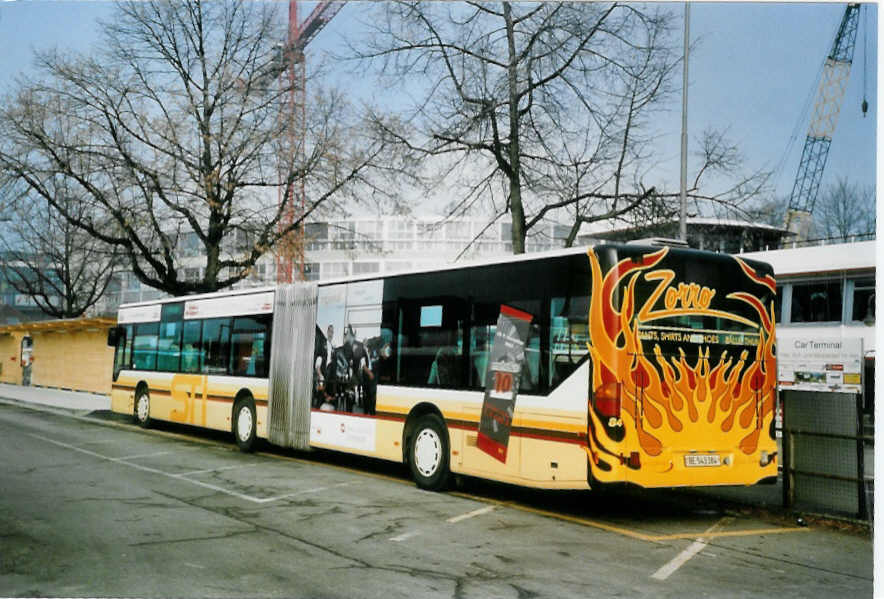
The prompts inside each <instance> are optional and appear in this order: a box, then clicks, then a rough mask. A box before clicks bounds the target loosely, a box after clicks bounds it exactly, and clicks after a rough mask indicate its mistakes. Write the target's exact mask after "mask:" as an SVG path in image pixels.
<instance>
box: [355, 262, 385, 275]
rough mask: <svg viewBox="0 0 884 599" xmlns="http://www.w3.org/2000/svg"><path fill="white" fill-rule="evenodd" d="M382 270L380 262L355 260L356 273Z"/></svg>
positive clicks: (364, 273)
mask: <svg viewBox="0 0 884 599" xmlns="http://www.w3.org/2000/svg"><path fill="white" fill-rule="evenodd" d="M380 271H381V265H380V263H378V262H354V263H353V274H354V275H370V274H373V273H376V272H380Z"/></svg>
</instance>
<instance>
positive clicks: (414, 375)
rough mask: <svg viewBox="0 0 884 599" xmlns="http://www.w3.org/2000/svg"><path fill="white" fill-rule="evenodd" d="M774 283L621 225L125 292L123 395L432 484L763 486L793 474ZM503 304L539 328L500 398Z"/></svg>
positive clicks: (170, 414)
mask: <svg viewBox="0 0 884 599" xmlns="http://www.w3.org/2000/svg"><path fill="white" fill-rule="evenodd" d="M775 293H776V284H775V281H774V278H773V276H772V271H771V268H770V267H769V266H768V265H766V264H764V263H762V262H757V261H753V260H749V259H741V258H738V257H733V256H728V255H724V254H713V253H708V252H700V251H694V250H687V249H680V248H674V247H654V246H652V245H630V244H626V245H600V246H595V247H590V248H582V249H570V250H561V251H557V252H552V253H546V254H533V255H527V256H521V257H510V258H503V259H499V260H496V261H488V262H484V263H482V264H472V265H452V266H448V267H445V268H439V269H437V270H432V271H422V272H410V273H401V274H389V275H384V276H375V277H358V278H350V279H346V280H336V281H329V282H319V283H296V284H293V285H280V286H277V287H268V288H257V289H250V290H240V291H232V292H222V293H212V294H206V295H195V296H187V297H181V298H173V299H166V300H161V301H156V302H143V303H137V304H128V305H123V306H121V307H120V310H119V318H118V326H117V327H115V328H114V329H112V330H111V332H110V334H109V335H108V342H109V343H110V344H111V345H114V346H115V347H116V351H115V362H114V383H113V391H112V408H113V410H114V411H116V412H120V413H124V414H130V415H133V416H134V418H135V420H136V421H137V422H138V423H139V424H141V425H142V426H147V425H149V423H150V422H151V420H154V419H158V420H168V421H174V422H181V423H187V424H190V425H195V426H199V427H207V428H212V429H219V430H224V431H231V432H232V433H233V436H234V438H235V440H236V442H237V443H238V444H239V446H240V447H241V448H242V449H243V450H249V449H251V447H252V445H253V443H254V442H255V439H256V438H263V439H267V440H268V441H269V442H271V443H273V444H278V445H282V446H287V447H294V448H297V449H310V448H324V449H332V450H337V451H341V452H349V453H353V454H359V455H363V456H371V457H375V458H381V459H385V460H393V461H396V462H404V463H406V464H407V465H408V466H409V468H410V470H411V473H412V475H413V477H414V479H415V481H416V482H417V484H418V486H420V487H421V488H425V489H431V490H438V489H442V488H443V487H445V485H446V482H447V481H448V480H449V477H450V475H451V474H452V473H453V474H462V475H469V476H475V477H482V478H487V479H494V480H498V481H503V482H507V483H512V484H517V485H524V486H530V487H538V488H551V489H588V488H591V487H594V486H596V485H602V484H604V483H613V482H627V483H633V484H636V485H639V486H643V487H674V486H687V485H692V486H693V485H735V484H736V485H750V484H755V483H758V482H761V481H763V480H765V479H767V480H770V479H771V478H772V477H776V475H777V455H776V442H775V434H774V412H775V407H776V406H775V402H776V399H775V398H776V384H777V380H776V377H777V371H776V358H775V346H774V344H775V334H774V322H775V317H774V302H775ZM501 314H508V315H517V316H518V317H519V318H520V319H523V323H524V327H523V331H524V334H523V343H522V345H521V346H520V347H521V349H520V352H521V353H520V355H519V357H520V362H519V364H518V365H517V366H515V367H512V368H511V369H510V370H509V372H511V373H517V374H518V376H517V377H515V378H510V379H509V381H510V384H511V385H512V381H513V380H515V381H516V387H517V388H514V389H512V390H511V392H512V395H511V398H512V400H513V403H510V404H508V405H509V406H510V407H509V408H508V410H504V412H506V413H502V412H500V411H498V412H497V413H495V412H494V411H493V410H491V409H490V408H489V401H488V398H489V397H491V396H494V394H495V392H499V391H501V389H500V385H499V383H497V382H494V383H492V381H491V379H492V378H494V379H496V378H497V375H498V374H500V373H499V372H498V371H495V370H494V369H495V368H496V369H498V370H500V369H501V368H503V366H506V364H504V365H503V366H501V360H502V359H501V358H499V356H500V353H499V351H498V349H499V347H498V348H495V346H496V345H497V346H501V344H502V343H506V344H508V343H509V341H507V339H508V337H507V336H506V335H497V333H498V327H500V328H501V331H502V330H503V329H504V328H505V327H503V325H499V322H503V317H502V316H501ZM501 338H503V339H504V341H501ZM492 367H493V368H492ZM492 375H493V377H492ZM486 383H487V385H486ZM495 386H496V387H495ZM489 390H490V391H489ZM503 391H507V392H509V391H510V389H507V388H504V389H503ZM489 415H490V416H491V417H492V418H491V420H490V423H491V427H492V429H493V430H491V431H490V432H489V433H488V434H491V435H492V436H494V435H497V433H499V432H500V431H499V430H498V428H499V427H501V426H504V425H506V426H507V427H508V430H507V431H506V432H507V433H508V434H506V435H502V436H501V435H497V436H495V437H494V438H495V440H496V441H495V443H492V444H491V446H492V447H494V448H495V449H496V450H497V451H498V453H497V454H496V455H495V451H491V450H489V444H488V443H485V442H483V432H482V430H480V429H481V427H482V426H484V424H482V423H483V422H485V421H484V420H483V418H485V417H486V416H489ZM501 415H503V416H504V417H503V418H499V417H500V416H501ZM506 416H508V418H506ZM501 445H502V446H503V449H502V448H501Z"/></svg>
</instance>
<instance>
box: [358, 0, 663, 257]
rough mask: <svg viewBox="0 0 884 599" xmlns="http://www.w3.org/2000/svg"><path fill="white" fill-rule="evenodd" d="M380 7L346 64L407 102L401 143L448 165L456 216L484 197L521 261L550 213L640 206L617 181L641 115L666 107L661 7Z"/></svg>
mask: <svg viewBox="0 0 884 599" xmlns="http://www.w3.org/2000/svg"><path fill="white" fill-rule="evenodd" d="M384 8H385V10H386V12H387V14H386V17H385V18H378V19H375V20H374V21H373V22H372V23H368V24H367V26H368V27H369V28H370V29H371V33H370V36H369V37H368V38H367V40H368V41H367V45H366V46H364V47H362V48H357V49H356V53H357V55H358V56H359V57H360V58H361V59H363V60H364V61H371V62H374V63H376V64H378V66H379V67H380V70H381V72H382V74H384V75H386V76H389V77H390V79H391V80H392V81H395V82H406V85H407V86H409V87H408V89H407V90H406V91H408V92H413V93H414V94H415V97H416V100H415V102H414V104H413V106H412V107H411V109H412V112H411V114H410V115H409V117H408V119H409V122H410V123H411V124H412V125H413V126H414V130H415V132H416V135H415V136H413V137H410V138H407V139H406V138H404V136H400V140H401V141H402V142H403V143H406V144H409V145H410V146H411V147H412V148H419V149H420V150H422V151H424V152H425V153H426V154H427V155H431V156H434V157H446V158H447V159H448V163H447V169H446V171H445V172H446V174H448V175H453V177H454V178H455V179H457V180H458V181H459V182H460V183H462V184H463V187H464V193H463V195H462V200H461V201H460V202H459V203H458V204H456V206H455V208H456V209H460V210H466V209H468V208H469V207H471V206H472V205H473V204H475V203H476V202H478V201H480V200H482V199H490V200H491V201H492V202H493V203H494V208H493V209H494V211H495V213H496V214H498V215H501V214H507V213H508V214H509V215H510V216H511V217H512V222H513V227H512V242H513V250H514V252H516V253H521V252H523V251H524V249H525V237H526V235H527V233H528V231H529V229H530V228H531V227H533V226H534V225H536V224H537V223H539V222H540V220H541V219H543V218H544V216H545V215H546V214H547V213H549V212H551V211H553V210H556V209H562V208H565V207H575V206H576V205H578V204H580V206H579V208H576V211H577V212H579V213H580V214H583V215H584V216H585V215H588V214H590V213H591V212H593V210H594V209H593V208H590V207H587V206H586V205H585V204H586V203H587V202H588V201H590V200H594V201H597V200H600V201H602V202H605V201H607V200H609V199H610V198H611V197H612V196H616V197H618V198H619V200H618V202H616V203H615V205H614V206H613V207H608V208H606V209H605V210H602V211H601V212H602V213H612V214H614V215H619V214H623V213H625V212H628V211H629V210H630V209H632V208H634V207H635V206H637V205H639V204H640V203H642V201H644V200H645V199H646V197H647V195H648V194H647V193H646V191H641V190H638V191H635V190H629V192H626V191H625V190H624V189H622V185H621V181H620V179H621V174H622V173H623V172H625V170H626V169H627V168H628V167H629V166H630V165H632V164H634V159H635V158H636V157H637V152H638V150H637V148H638V145H639V142H640V141H641V139H642V138H641V136H639V135H638V134H637V133H636V130H637V129H638V128H639V127H640V125H641V118H642V110H645V109H648V108H650V107H652V106H653V105H654V103H655V102H657V101H658V100H659V99H660V98H662V97H664V96H665V94H666V93H667V91H668V87H667V81H668V79H667V75H668V73H669V72H670V71H671V70H672V68H673V67H674V65H675V62H676V60H675V59H674V58H673V54H672V52H671V44H670V42H669V39H668V36H669V13H668V11H667V10H666V9H664V8H661V7H650V8H646V7H638V6H636V5H621V4H616V3H615V4H599V3H573V4H568V3H564V4H562V3H555V4H552V3H550V4H546V3H539V4H526V5H522V4H511V3H509V2H504V3H499V4H492V3H467V4H463V3H457V4H449V3H405V2H397V3H391V4H387V5H385V7H384ZM418 79H419V80H420V81H421V83H420V84H416V83H415V81H416V80H418ZM419 86H424V87H423V89H425V90H428V92H426V93H421V88H420V87H419ZM624 140H625V143H624ZM621 148H622V151H621ZM615 173H616V174H615ZM569 188H570V191H571V192H572V193H567V192H565V191H564V190H566V189H569ZM578 188H579V189H578ZM551 191H555V192H556V193H557V195H558V197H557V198H556V199H555V201H550V196H549V194H550V192H551ZM595 203H597V202H595ZM599 212H600V211H599V210H595V211H594V213H596V214H597V213H599ZM587 218H588V217H587Z"/></svg>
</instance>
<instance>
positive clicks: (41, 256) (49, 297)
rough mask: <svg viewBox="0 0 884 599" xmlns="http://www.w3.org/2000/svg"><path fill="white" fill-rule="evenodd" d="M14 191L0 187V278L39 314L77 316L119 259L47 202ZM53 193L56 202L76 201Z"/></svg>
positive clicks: (93, 299) (101, 288) (61, 192)
mask: <svg viewBox="0 0 884 599" xmlns="http://www.w3.org/2000/svg"><path fill="white" fill-rule="evenodd" d="M16 187H17V186H15V185H14V184H11V185H8V186H4V190H3V191H4V192H6V193H4V200H5V201H4V202H3V203H2V206H0V208H2V209H0V219H2V220H3V221H4V231H3V235H2V236H0V249H2V250H3V256H4V260H3V275H4V276H5V278H6V280H7V281H8V283H9V284H10V285H11V286H12V288H13V289H15V290H16V291H17V292H18V293H21V294H24V295H27V296H28V297H30V298H31V299H32V300H33V301H34V302H35V303H36V304H37V306H38V307H39V308H40V309H41V310H42V311H43V312H44V313H46V314H48V315H50V316H54V317H56V318H74V317H77V316H81V315H83V314H84V313H85V312H86V311H87V310H89V309H90V308H91V307H92V306H94V305H95V304H96V303H97V302H98V300H99V299H100V298H101V296H102V295H103V293H104V291H105V289H107V286H108V284H109V283H110V282H111V280H112V278H113V276H114V274H115V272H116V270H117V269H118V268H119V265H120V262H121V260H120V259H119V255H118V254H116V253H115V251H114V250H115V248H113V247H109V246H107V245H105V244H104V243H102V242H101V241H99V240H98V239H95V238H94V237H91V236H90V235H88V234H87V233H85V232H84V231H82V230H81V229H78V228H76V227H74V226H73V225H72V224H71V223H70V222H68V221H67V220H66V219H65V218H64V217H63V216H61V215H60V214H59V213H58V211H57V210H55V209H54V208H53V207H52V206H51V205H49V204H48V203H47V202H45V201H43V200H41V199H34V198H30V197H28V196H27V193H15V189H16ZM55 191H56V196H57V198H58V202H59V203H61V204H63V205H65V206H73V205H76V204H77V203H78V202H76V201H75V200H73V199H71V198H70V196H69V195H68V190H66V189H64V188H63V186H62V188H61V189H56V190H55Z"/></svg>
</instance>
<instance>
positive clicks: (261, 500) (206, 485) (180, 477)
mask: <svg viewBox="0 0 884 599" xmlns="http://www.w3.org/2000/svg"><path fill="white" fill-rule="evenodd" d="M29 435H30V436H31V437H34V438H35V439H40V440H41V441H44V442H46V443H51V444H53V445H58V446H59V447H64V448H67V449H72V450H74V451H79V452H80V453H83V454H86V455H89V456H92V457H95V458H98V459H101V460H107V461H108V462H115V463H117V464H122V465H124V466H129V467H130V468H134V469H136V470H141V471H142V472H150V473H151V474H159V475H160V476H165V477H167V478H172V479H175V480H181V481H185V482H188V483H190V484H192V485H196V486H198V487H203V488H204V489H211V490H212V491H217V492H219V493H224V494H226V495H230V496H231V497H236V498H238V499H243V500H245V501H250V502H252V503H262V504H263V503H270V502H271V501H279V500H280V499H286V498H289V497H295V496H297V495H305V494H307V493H318V492H320V491H325V490H328V489H332V488H335V487H344V486H346V485H349V484H350V483H339V484H336V485H329V486H324V487H315V488H312V489H304V490H301V491H295V492H294V493H286V494H285V495H278V496H276V497H253V496H251V495H246V494H244V493H237V492H236V491H231V490H230V489H225V488H224V487H219V486H218V485H212V484H209V483H204V482H202V481H199V480H193V479H190V478H185V477H184V475H182V474H172V473H170V472H163V471H162V470H158V469H156V468H151V467H149V466H142V465H141V464H135V463H133V462H128V461H126V459H127V458H113V457H110V456H106V455H102V454H100V453H97V452H95V451H90V450H88V449H83V448H81V447H77V446H76V445H71V444H70V443H62V442H61V441H56V440H54V439H48V438H46V437H41V436H40V435H34V434H30V433H29ZM164 453H168V452H164ZM136 457H137V456H136ZM142 457H143V456H142ZM128 459H131V458H128Z"/></svg>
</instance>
